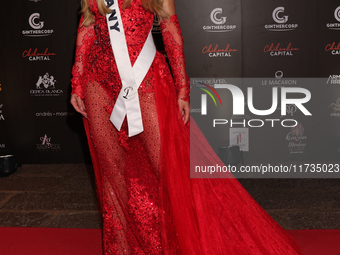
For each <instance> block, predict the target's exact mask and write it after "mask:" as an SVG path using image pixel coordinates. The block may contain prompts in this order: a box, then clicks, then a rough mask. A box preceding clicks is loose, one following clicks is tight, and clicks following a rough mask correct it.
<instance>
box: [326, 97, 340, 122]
mask: <svg viewBox="0 0 340 255" xmlns="http://www.w3.org/2000/svg"><path fill="white" fill-rule="evenodd" d="M328 107H329V108H331V109H332V113H331V117H338V118H339V117H340V98H338V99H337V100H336V102H335V103H331V104H330V105H329V106H328Z"/></svg>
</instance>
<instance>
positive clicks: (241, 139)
mask: <svg viewBox="0 0 340 255" xmlns="http://www.w3.org/2000/svg"><path fill="white" fill-rule="evenodd" d="M229 141H230V145H238V146H240V150H242V151H249V128H230V129H229Z"/></svg>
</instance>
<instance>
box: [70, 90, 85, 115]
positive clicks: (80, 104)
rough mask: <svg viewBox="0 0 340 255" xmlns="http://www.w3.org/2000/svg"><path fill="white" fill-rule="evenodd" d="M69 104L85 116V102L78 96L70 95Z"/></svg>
mask: <svg viewBox="0 0 340 255" xmlns="http://www.w3.org/2000/svg"><path fill="white" fill-rule="evenodd" d="M71 104H72V106H73V107H74V109H75V110H76V111H77V112H79V113H80V114H81V115H83V116H84V117H85V118H87V113H86V109H85V104H84V101H83V100H82V99H81V98H80V97H78V96H77V95H75V94H74V95H72V96H71Z"/></svg>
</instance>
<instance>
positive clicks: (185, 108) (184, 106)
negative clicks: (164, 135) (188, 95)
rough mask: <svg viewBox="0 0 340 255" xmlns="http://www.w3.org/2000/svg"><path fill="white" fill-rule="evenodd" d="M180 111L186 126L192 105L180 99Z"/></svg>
mask: <svg viewBox="0 0 340 255" xmlns="http://www.w3.org/2000/svg"><path fill="white" fill-rule="evenodd" d="M178 105H179V110H180V113H181V116H182V119H183V122H184V125H185V124H187V122H188V121H189V116H190V104H189V102H186V101H184V100H182V99H178Z"/></svg>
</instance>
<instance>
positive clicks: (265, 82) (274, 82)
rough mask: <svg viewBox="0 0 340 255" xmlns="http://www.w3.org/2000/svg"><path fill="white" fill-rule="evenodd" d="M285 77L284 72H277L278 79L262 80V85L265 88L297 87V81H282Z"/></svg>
mask: <svg viewBox="0 0 340 255" xmlns="http://www.w3.org/2000/svg"><path fill="white" fill-rule="evenodd" d="M283 76H284V73H283V72H282V71H280V70H279V71H277V72H276V73H275V78H276V79H268V80H262V82H261V83H262V85H264V86H268V85H269V86H277V87H280V86H282V87H283V86H285V85H297V83H298V82H297V80H294V79H282V78H283Z"/></svg>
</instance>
